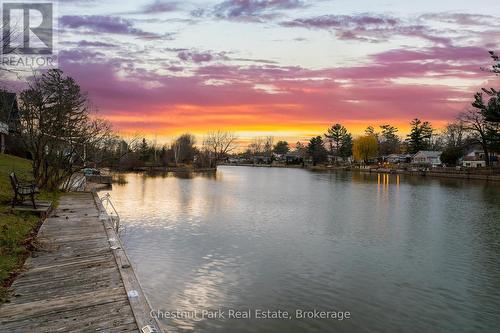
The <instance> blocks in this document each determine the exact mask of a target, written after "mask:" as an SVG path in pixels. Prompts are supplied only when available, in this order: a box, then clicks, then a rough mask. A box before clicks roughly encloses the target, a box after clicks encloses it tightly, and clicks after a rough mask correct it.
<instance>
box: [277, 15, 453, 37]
mask: <svg viewBox="0 0 500 333" xmlns="http://www.w3.org/2000/svg"><path fill="white" fill-rule="evenodd" d="M281 25H282V26H284V27H301V28H307V29H325V30H334V31H335V32H336V34H337V37H338V38H340V39H344V40H363V41H369V42H380V41H385V40H387V39H389V38H390V37H392V36H395V35H401V36H407V37H416V38H422V39H426V40H429V41H431V42H433V43H436V44H444V45H450V44H451V39H450V38H447V37H443V36H442V35H440V34H439V32H435V31H433V30H431V29H429V28H428V27H426V26H424V25H413V24H407V23H405V22H403V21H402V20H400V19H397V18H394V17H390V16H383V15H367V14H363V15H354V16H351V15H323V16H317V17H312V18H302V19H295V20H293V21H286V22H282V23H281Z"/></svg>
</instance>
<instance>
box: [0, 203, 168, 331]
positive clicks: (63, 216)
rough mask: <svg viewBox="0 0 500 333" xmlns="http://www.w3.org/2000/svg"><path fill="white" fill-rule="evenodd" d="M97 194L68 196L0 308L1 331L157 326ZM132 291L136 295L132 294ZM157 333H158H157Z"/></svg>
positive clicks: (134, 328)
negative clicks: (104, 216) (103, 212)
mask: <svg viewBox="0 0 500 333" xmlns="http://www.w3.org/2000/svg"><path fill="white" fill-rule="evenodd" d="M99 204H100V202H96V200H95V194H94V195H93V194H92V193H71V194H67V195H64V196H63V197H62V198H61V200H60V205H59V207H58V208H57V209H56V210H55V211H53V212H52V213H51V215H50V217H49V218H48V219H47V220H46V221H45V222H44V224H43V225H42V227H41V229H40V231H39V236H38V244H37V247H38V248H39V249H38V250H37V251H36V252H34V253H33V255H32V256H31V257H30V258H29V259H28V260H27V261H26V263H25V266H24V271H23V272H22V273H21V274H20V275H19V276H18V277H17V279H16V280H15V282H14V284H13V285H12V288H11V289H12V297H11V298H10V303H6V304H4V305H2V306H1V307H0V331H2V332H23V333H24V332H50V333H53V332H140V330H139V328H141V329H142V328H143V327H144V326H145V325H151V326H153V327H156V328H157V322H156V321H155V320H154V319H152V318H150V316H149V311H150V307H149V304H148V303H147V300H146V299H145V296H144V294H143V293H142V290H141V288H140V285H139V283H138V281H137V279H136V278H135V273H134V272H133V269H132V267H131V265H130V263H129V262H128V258H127V257H126V254H125V253H124V251H123V249H121V243H120V241H119V239H118V237H117V236H116V233H115V231H114V230H113V229H112V228H111V227H110V226H109V225H108V224H107V221H105V219H103V214H102V212H100V211H99V208H98V207H99ZM132 288H133V289H132ZM158 331H159V332H160V330H159V329H158Z"/></svg>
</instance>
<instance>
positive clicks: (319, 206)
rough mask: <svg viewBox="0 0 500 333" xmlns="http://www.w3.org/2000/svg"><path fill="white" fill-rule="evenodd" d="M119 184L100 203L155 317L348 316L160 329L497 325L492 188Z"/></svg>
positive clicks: (233, 176) (268, 177)
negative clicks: (110, 206) (223, 313)
mask: <svg viewBox="0 0 500 333" xmlns="http://www.w3.org/2000/svg"><path fill="white" fill-rule="evenodd" d="M126 179H127V181H128V183H127V184H125V185H115V186H114V188H113V190H112V193H111V194H112V198H113V201H114V202H115V204H116V206H117V207H118V210H119V212H120V215H121V217H122V224H123V225H125V227H126V232H125V233H124V234H123V236H122V237H123V241H124V246H125V247H126V249H127V252H128V254H129V256H130V257H131V260H132V262H133V264H134V266H135V268H136V271H137V273H138V275H139V279H140V281H141V283H142V285H143V287H144V289H145V291H146V293H147V295H148V298H149V299H150V301H151V302H152V305H153V307H154V308H156V309H162V310H170V311H174V310H194V309H196V310H203V309H217V308H226V309H227V308H236V309H248V308H252V309H256V308H261V309H268V308H269V309H282V310H289V311H292V312H293V311H294V310H295V309H313V308H316V309H320V310H344V311H350V312H351V313H352V316H353V319H351V320H349V321H343V322H336V321H331V320H330V321H328V320H292V321H277V320H273V321H269V320H267V321H266V320H240V321H237V320H226V321H217V320H203V321H193V320H171V321H168V322H167V324H168V325H169V329H171V330H172V331H173V332H191V331H193V330H194V331H196V332H334V331H335V332H359V331H366V332H389V331H398V332H420V331H424V330H427V331H432V332H458V331H471V332H476V331H494V330H496V329H497V327H500V313H499V309H500V255H499V252H500V225H499V219H498V216H499V213H500V205H499V202H500V200H499V199H500V190H499V189H500V188H499V187H498V186H493V185H487V184H486V183H482V182H467V181H461V180H452V179H423V178H419V177H404V176H399V175H397V176H396V175H385V174H380V175H376V174H374V175H370V174H356V173H354V174H350V173H320V172H308V171H304V170H295V169H268V168H244V167H221V168H220V170H219V171H218V173H217V174H216V175H200V176H195V177H188V176H183V177H177V176H173V175H162V176H161V175H160V176H156V177H151V176H146V175H142V174H127V175H126Z"/></svg>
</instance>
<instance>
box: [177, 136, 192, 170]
mask: <svg viewBox="0 0 500 333" xmlns="http://www.w3.org/2000/svg"><path fill="white" fill-rule="evenodd" d="M195 144H196V138H195V137H194V135H191V134H183V135H181V136H180V137H178V138H177V139H176V140H175V142H174V143H173V144H172V150H173V151H174V159H175V164H176V165H177V164H179V163H191V162H193V159H194V156H195V153H196V148H195V146H194V145H195Z"/></svg>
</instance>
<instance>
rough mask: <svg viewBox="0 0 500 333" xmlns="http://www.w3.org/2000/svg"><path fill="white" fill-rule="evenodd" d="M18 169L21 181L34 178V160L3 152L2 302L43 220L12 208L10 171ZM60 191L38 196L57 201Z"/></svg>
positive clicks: (0, 173) (0, 211) (0, 178)
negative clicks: (32, 165)
mask: <svg viewBox="0 0 500 333" xmlns="http://www.w3.org/2000/svg"><path fill="white" fill-rule="evenodd" d="M12 171H14V172H15V173H16V175H17V176H18V178H19V180H20V181H28V180H30V179H32V177H31V162H30V161H29V160H25V159H22V158H19V157H15V156H10V155H5V154H0V303H2V302H3V301H4V300H5V296H6V288H7V287H8V285H9V284H10V282H11V280H12V278H13V277H14V275H15V272H16V271H17V270H19V268H20V267H21V266H22V264H23V263H24V260H25V259H26V257H27V256H28V255H29V253H30V250H31V249H32V246H33V245H32V241H33V240H34V236H35V235H36V231H37V230H38V227H39V225H40V222H41V221H40V219H39V218H38V217H37V216H35V215H33V214H29V213H13V212H11V209H10V200H11V199H12V194H13V192H12V188H11V185H10V180H9V173H11V172H12ZM58 196H59V194H58V193H47V192H44V193H41V194H40V195H39V196H37V199H42V200H51V201H54V202H55V203H56V202H57V198H58Z"/></svg>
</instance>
